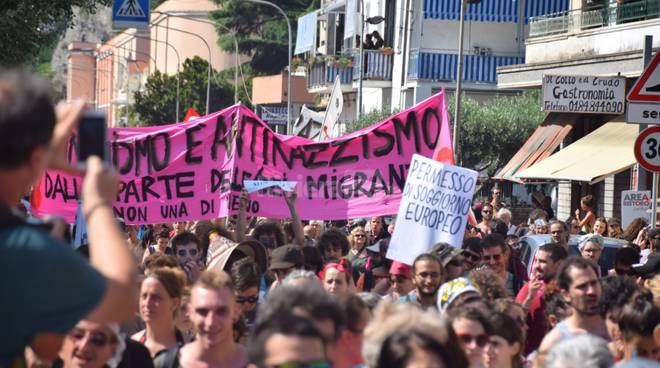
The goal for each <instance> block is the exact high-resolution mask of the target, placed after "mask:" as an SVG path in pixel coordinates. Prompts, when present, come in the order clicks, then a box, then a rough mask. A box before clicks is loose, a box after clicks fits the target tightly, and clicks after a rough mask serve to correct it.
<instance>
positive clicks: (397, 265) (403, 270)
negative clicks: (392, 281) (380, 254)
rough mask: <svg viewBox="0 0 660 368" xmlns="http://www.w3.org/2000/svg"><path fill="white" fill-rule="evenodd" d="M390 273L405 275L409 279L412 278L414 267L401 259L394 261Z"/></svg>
mask: <svg viewBox="0 0 660 368" xmlns="http://www.w3.org/2000/svg"><path fill="white" fill-rule="evenodd" d="M390 275H394V276H403V277H405V278H407V279H412V267H410V266H408V265H407V264H405V263H401V262H399V261H394V262H392V266H390Z"/></svg>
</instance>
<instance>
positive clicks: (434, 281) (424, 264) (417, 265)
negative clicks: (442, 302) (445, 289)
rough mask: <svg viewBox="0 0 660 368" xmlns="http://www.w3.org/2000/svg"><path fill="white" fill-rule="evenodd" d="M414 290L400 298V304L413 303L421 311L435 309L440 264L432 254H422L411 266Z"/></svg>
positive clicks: (440, 273)
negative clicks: (420, 308)
mask: <svg viewBox="0 0 660 368" xmlns="http://www.w3.org/2000/svg"><path fill="white" fill-rule="evenodd" d="M412 271H413V283H414V284H415V289H414V290H413V291H411V292H410V293H408V295H405V296H402V297H401V299H399V301H400V302H409V303H414V304H417V305H419V306H420V307H422V309H428V308H436V309H437V301H438V289H439V288H440V281H441V280H442V262H441V261H440V259H439V258H438V256H436V255H435V254H433V253H422V254H420V255H419V256H417V258H415V261H414V262H413V265H412Z"/></svg>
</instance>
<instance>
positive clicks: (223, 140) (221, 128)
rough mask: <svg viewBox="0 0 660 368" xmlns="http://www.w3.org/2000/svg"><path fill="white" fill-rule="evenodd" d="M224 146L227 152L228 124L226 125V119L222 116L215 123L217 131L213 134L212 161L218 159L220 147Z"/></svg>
mask: <svg viewBox="0 0 660 368" xmlns="http://www.w3.org/2000/svg"><path fill="white" fill-rule="evenodd" d="M219 145H222V146H223V147H225V152H227V151H228V150H229V149H228V148H227V124H225V117H224V116H222V115H220V116H218V120H216V122H215V131H214V132H213V143H212V144H211V159H213V160H217V159H218V146H219Z"/></svg>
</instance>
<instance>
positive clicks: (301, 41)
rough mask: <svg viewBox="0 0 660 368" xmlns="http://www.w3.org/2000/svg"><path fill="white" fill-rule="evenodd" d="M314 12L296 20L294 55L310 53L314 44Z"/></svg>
mask: <svg viewBox="0 0 660 368" xmlns="http://www.w3.org/2000/svg"><path fill="white" fill-rule="evenodd" d="M316 12H317V11H316V10H315V11H313V12H311V13H307V14H305V15H303V16H301V17H300V18H298V30H297V32H296V49H295V51H294V55H298V54H302V53H304V52H307V51H312V50H314V48H315V46H316V45H315V44H316V20H317V19H316Z"/></svg>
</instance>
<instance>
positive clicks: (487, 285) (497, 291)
mask: <svg viewBox="0 0 660 368" xmlns="http://www.w3.org/2000/svg"><path fill="white" fill-rule="evenodd" d="M467 277H468V279H470V281H471V282H472V283H473V284H474V286H476V287H477V289H479V294H480V295H481V296H482V297H483V298H484V300H485V301H486V302H488V303H491V302H494V301H495V300H496V299H501V298H508V297H511V295H510V294H509V291H508V290H507V288H506V285H505V284H504V281H502V279H501V278H499V277H497V275H495V273H493V271H491V270H489V269H486V268H481V269H478V270H472V271H470V273H468V275H467Z"/></svg>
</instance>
